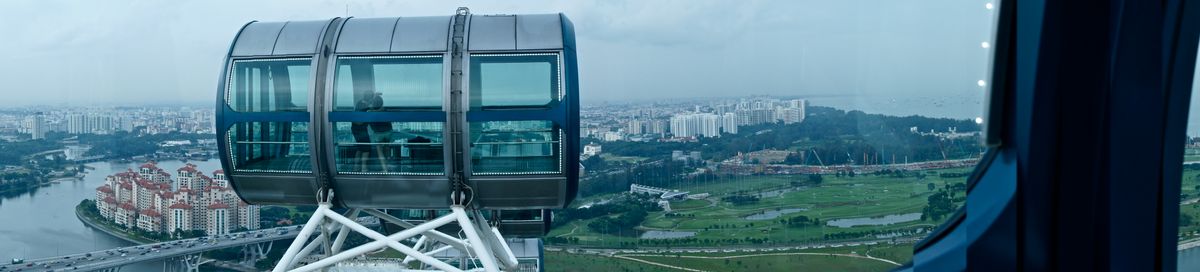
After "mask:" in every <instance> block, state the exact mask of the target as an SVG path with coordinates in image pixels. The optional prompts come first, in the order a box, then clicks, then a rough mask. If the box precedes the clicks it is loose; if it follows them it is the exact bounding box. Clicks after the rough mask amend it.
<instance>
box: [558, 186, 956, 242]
mask: <svg viewBox="0 0 1200 272" xmlns="http://www.w3.org/2000/svg"><path fill="white" fill-rule="evenodd" d="M970 171H971V169H970V168H955V169H939V170H937V171H930V172H926V173H925V176H924V178H918V177H912V176H907V177H891V176H887V175H873V174H860V175H856V176H855V177H848V176H843V177H837V176H834V175H825V176H823V180H824V181H823V182H822V183H821V184H820V185H806V184H807V183H803V182H804V181H806V180H807V179H808V176H806V175H774V176H738V177H727V178H722V179H719V180H715V181H710V182H701V183H692V184H687V185H684V186H674V187H672V188H670V189H679V190H683V191H689V192H691V193H692V194H699V193H709V194H710V195H709V196H708V197H707V198H706V199H703V200H696V199H689V200H684V201H675V202H672V203H671V207H672V210H673V211H672V212H652V213H650V214H649V215H648V216H647V217H646V220H645V221H644V222H643V223H642V224H641V225H640V226H638V227H637V229H638V230H641V231H650V230H659V231H676V232H688V233H694V236H691V237H690V238H682V239H681V238H676V239H638V233H625V234H623V235H607V234H600V233H596V232H593V231H591V230H590V229H589V228H588V227H587V223H589V222H590V220H582V221H576V222H572V223H570V224H567V225H564V226H561V227H558V228H555V229H554V230H552V231H551V233H550V235H549V236H551V237H568V238H577V239H578V242H577V244H578V245H584V246H599V247H631V246H633V245H635V244H637V245H639V246H669V247H704V246H708V245H715V244H725V245H729V244H734V245H737V244H742V245H746V244H763V245H788V244H801V243H819V242H825V241H847V240H851V241H852V240H869V239H887V238H893V237H921V236H923V235H925V233H926V232H927V231H928V230H930V229H932V228H934V227H936V226H937V225H938V224H940V223H941V222H942V221H944V220H945V218H941V219H940V220H932V219H925V220H920V219H916V220H913V219H906V220H899V221H902V222H884V221H879V220H882V219H878V218H879V217H884V216H889V215H890V216H900V215H909V216H912V215H919V214H920V213H921V212H922V209H923V208H924V207H925V206H926V204H927V198H928V197H929V196H930V195H931V194H932V193H933V191H931V190H930V189H929V184H931V183H932V184H933V186H934V187H936V188H943V187H944V186H945V185H947V184H953V183H963V182H965V181H966V177H963V174H965V173H969V172H970ZM941 173H955V174H956V175H954V177H948V178H943V177H941V176H940V175H939V174H941ZM793 181H796V182H795V183H794V182H793ZM796 185H800V186H796ZM733 195H754V196H759V197H760V200H758V201H757V202H754V203H744V204H741V205H738V204H734V203H730V202H727V201H724V200H723V198H724V197H727V196H733ZM961 195H962V194H961V193H959V194H957V196H961ZM611 196H612V195H608V197H611ZM599 198H605V197H604V196H602V197H595V198H593V199H599ZM797 216H805V217H807V218H814V219H818V220H820V221H819V222H820V223H818V224H808V225H792V226H789V225H787V224H786V221H784V220H787V219H789V218H793V217H797ZM851 218H854V219H855V222H863V221H865V222H876V221H879V222H877V223H872V224H859V225H854V226H850V227H833V226H830V225H828V222H829V221H831V220H838V219H851ZM839 222H842V221H839Z"/></svg>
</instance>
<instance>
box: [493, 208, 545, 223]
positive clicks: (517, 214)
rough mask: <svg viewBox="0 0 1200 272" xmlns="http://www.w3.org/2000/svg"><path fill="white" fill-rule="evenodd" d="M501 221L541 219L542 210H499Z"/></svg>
mask: <svg viewBox="0 0 1200 272" xmlns="http://www.w3.org/2000/svg"><path fill="white" fill-rule="evenodd" d="M500 220H502V221H542V210H515V211H500Z"/></svg>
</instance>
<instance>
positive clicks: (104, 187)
mask: <svg viewBox="0 0 1200 272" xmlns="http://www.w3.org/2000/svg"><path fill="white" fill-rule="evenodd" d="M96 191H101V192H105V193H110V194H111V193H112V192H113V190H112V187H109V186H108V184H105V185H101V186H100V188H96Z"/></svg>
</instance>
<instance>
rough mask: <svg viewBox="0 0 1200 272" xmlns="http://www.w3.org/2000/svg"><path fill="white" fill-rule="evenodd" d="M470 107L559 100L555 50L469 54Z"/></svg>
mask: <svg viewBox="0 0 1200 272" xmlns="http://www.w3.org/2000/svg"><path fill="white" fill-rule="evenodd" d="M470 92H471V93H470V94H471V107H472V108H484V109H487V108H509V107H544V106H548V105H550V103H551V102H554V101H556V100H561V99H562V96H563V90H562V67H561V63H560V61H559V58H558V54H489V55H472V56H471V67H470Z"/></svg>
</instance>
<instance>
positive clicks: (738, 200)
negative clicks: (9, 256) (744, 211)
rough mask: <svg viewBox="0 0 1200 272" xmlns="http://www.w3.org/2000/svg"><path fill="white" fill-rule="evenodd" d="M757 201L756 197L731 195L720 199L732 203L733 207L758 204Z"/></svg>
mask: <svg viewBox="0 0 1200 272" xmlns="http://www.w3.org/2000/svg"><path fill="white" fill-rule="evenodd" d="M758 200H759V198H758V196H757V195H731V196H726V197H722V198H721V201H725V202H729V203H733V205H749V204H754V203H758Z"/></svg>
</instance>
